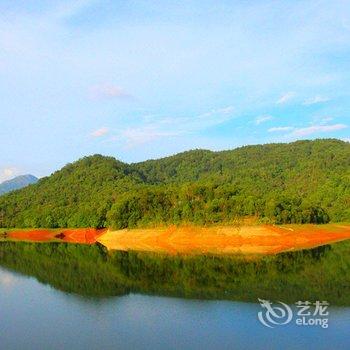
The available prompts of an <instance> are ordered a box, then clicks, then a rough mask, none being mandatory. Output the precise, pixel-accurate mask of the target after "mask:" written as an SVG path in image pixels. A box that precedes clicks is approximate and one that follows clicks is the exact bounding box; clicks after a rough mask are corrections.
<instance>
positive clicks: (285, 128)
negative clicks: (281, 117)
mask: <svg viewBox="0 0 350 350" xmlns="http://www.w3.org/2000/svg"><path fill="white" fill-rule="evenodd" d="M293 129H294V127H293V126H276V127H273V128H270V129H268V130H267V131H268V132H283V131H291V130H293Z"/></svg>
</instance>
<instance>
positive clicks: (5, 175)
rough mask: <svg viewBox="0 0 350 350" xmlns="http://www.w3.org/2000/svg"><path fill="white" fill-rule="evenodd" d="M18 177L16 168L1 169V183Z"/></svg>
mask: <svg viewBox="0 0 350 350" xmlns="http://www.w3.org/2000/svg"><path fill="white" fill-rule="evenodd" d="M17 175H18V169H17V168H15V167H5V168H2V169H0V182H3V181H6V180H10V179H12V178H13V177H15V176H17Z"/></svg>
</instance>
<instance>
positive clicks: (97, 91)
mask: <svg viewBox="0 0 350 350" xmlns="http://www.w3.org/2000/svg"><path fill="white" fill-rule="evenodd" d="M90 97H91V98H93V99H103V98H108V99H110V98H116V99H121V100H128V99H133V98H134V97H133V96H132V95H131V94H129V93H128V92H127V91H125V90H124V89H123V88H121V87H120V86H117V85H114V84H101V85H95V86H92V87H91V89H90Z"/></svg>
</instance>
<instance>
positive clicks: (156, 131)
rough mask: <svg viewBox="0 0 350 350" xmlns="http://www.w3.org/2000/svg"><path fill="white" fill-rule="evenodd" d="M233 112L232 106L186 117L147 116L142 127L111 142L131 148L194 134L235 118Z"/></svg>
mask: <svg viewBox="0 0 350 350" xmlns="http://www.w3.org/2000/svg"><path fill="white" fill-rule="evenodd" d="M233 111H234V107H233V106H226V107H222V108H216V109H212V110H210V111H208V112H204V113H201V114H198V115H194V116H187V117H181V116H180V117H162V116H158V115H152V114H151V115H150V114H148V115H146V116H145V118H143V122H144V124H143V125H142V126H134V127H133V126H130V127H127V128H125V129H124V130H121V131H120V132H118V133H117V134H116V135H114V136H113V137H112V138H111V140H112V141H117V142H121V143H122V144H124V145H126V146H127V147H128V148H131V147H135V146H139V145H141V144H145V143H150V142H152V141H155V140H157V139H160V138H171V137H176V136H180V135H185V134H195V133H198V132H200V131H202V130H205V129H208V128H210V127H213V126H216V125H220V124H223V123H225V122H227V121H229V120H231V119H233V118H235V115H234V114H233Z"/></svg>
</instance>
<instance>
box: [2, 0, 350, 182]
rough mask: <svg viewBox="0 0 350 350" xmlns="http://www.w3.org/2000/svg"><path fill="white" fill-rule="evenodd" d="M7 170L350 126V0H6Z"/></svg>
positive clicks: (43, 170) (309, 135)
mask: <svg viewBox="0 0 350 350" xmlns="http://www.w3.org/2000/svg"><path fill="white" fill-rule="evenodd" d="M0 95H1V104H0V107H1V108H0V146H1V152H0V181H2V180H5V179H8V178H11V177H13V176H15V175H17V174H21V173H32V174H34V175H37V176H44V175H48V174H50V173H51V172H52V171H54V170H56V169H58V168H60V167H62V166H63V165H64V164H66V163H67V162H71V161H74V160H76V159H78V158H80V157H82V156H85V155H89V154H94V153H102V154H105V155H112V156H115V157H116V158H118V159H120V160H123V161H127V162H134V161H140V160H144V159H149V158H158V157H161V156H165V155H169V154H173V153H177V152H180V151H183V150H187V149H193V148H206V149H213V150H220V149H230V148H235V147H237V146H241V145H246V144H257V143H268V142H290V141H293V140H297V139H314V138H321V137H322V138H324V137H334V138H339V139H344V140H349V137H350V127H349V124H350V115H349V113H350V3H349V1H348V0H347V1H337V0H334V1H328V0H327V1H298V0H293V1H259V0H255V1H220V2H219V1H206V0H202V1H191V0H187V1H166V0H162V1H151V0H148V1H116V0H115V1H103V0H101V1H97V0H96V1H94V0H81V1H62V0H61V1H53V0H51V1H32V0H26V1H25V0H23V1H16V0H2V1H1V2H0Z"/></svg>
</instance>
